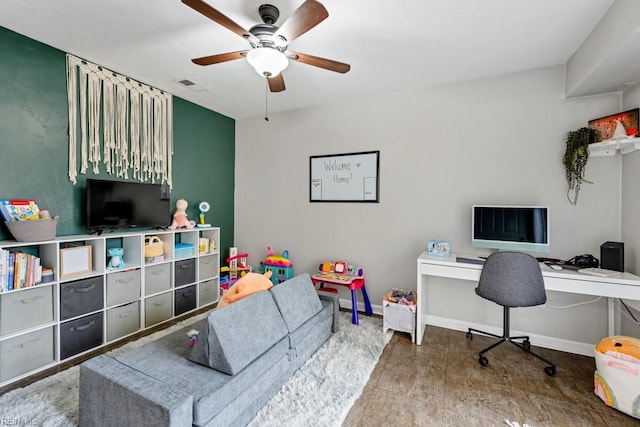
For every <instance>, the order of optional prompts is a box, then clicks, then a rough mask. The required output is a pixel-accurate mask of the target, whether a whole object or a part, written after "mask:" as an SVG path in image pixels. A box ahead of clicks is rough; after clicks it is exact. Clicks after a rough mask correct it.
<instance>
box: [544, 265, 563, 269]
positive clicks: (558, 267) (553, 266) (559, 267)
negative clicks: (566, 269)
mask: <svg viewBox="0 0 640 427" xmlns="http://www.w3.org/2000/svg"><path fill="white" fill-rule="evenodd" d="M547 265H548V266H549V267H551V268H553V269H554V270H562V266H561V265H558V264H547Z"/></svg>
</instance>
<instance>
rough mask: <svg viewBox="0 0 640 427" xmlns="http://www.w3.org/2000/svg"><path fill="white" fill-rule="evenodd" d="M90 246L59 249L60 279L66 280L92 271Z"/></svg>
mask: <svg viewBox="0 0 640 427" xmlns="http://www.w3.org/2000/svg"><path fill="white" fill-rule="evenodd" d="M91 250H92V247H91V246H76V247H72V248H66V249H60V278H61V279H67V278H69V277H75V276H78V275H81V274H87V273H91V271H93V266H92V259H91Z"/></svg>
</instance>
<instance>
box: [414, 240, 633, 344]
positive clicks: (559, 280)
mask: <svg viewBox="0 0 640 427" xmlns="http://www.w3.org/2000/svg"><path fill="white" fill-rule="evenodd" d="M458 256H465V255H458ZM468 257H469V258H475V257H474V256H468ZM541 268H542V276H543V277H544V286H545V289H546V290H548V291H559V292H568V293H573V294H583V295H596V296H603V297H607V298H608V299H609V304H608V326H609V335H615V331H614V329H615V319H614V304H613V301H614V300H613V299H614V298H624V299H630V300H640V277H638V276H636V275H634V274H631V273H620V275H618V276H615V277H606V278H605V277H598V276H591V275H588V274H583V273H578V272H576V271H574V270H568V269H565V270H553V269H551V268H549V267H547V266H546V265H541ZM481 271H482V265H481V264H470V263H463V262H457V261H456V255H451V256H450V257H449V258H439V257H430V256H428V255H427V252H422V253H421V254H420V256H419V257H418V277H417V294H418V307H417V312H418V313H417V319H416V324H417V325H416V326H417V328H418V330H417V336H416V342H417V343H418V345H420V344H422V338H423V337H424V330H425V326H426V325H427V324H428V323H429V313H428V312H427V298H428V284H429V277H430V276H435V277H446V278H450V279H460V280H467V281H470V282H474V285H475V284H477V282H478V280H479V279H480V272H481Z"/></svg>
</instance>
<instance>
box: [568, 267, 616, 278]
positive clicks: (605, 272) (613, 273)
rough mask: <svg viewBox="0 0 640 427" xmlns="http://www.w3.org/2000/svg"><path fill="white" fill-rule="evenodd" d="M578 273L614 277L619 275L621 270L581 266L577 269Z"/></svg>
mask: <svg viewBox="0 0 640 427" xmlns="http://www.w3.org/2000/svg"><path fill="white" fill-rule="evenodd" d="M578 273H584V274H590V275H592V276H598V277H614V276H617V275H619V274H620V273H621V272H620V271H615V270H607V269H604V268H594V267H591V268H581V269H579V270H578Z"/></svg>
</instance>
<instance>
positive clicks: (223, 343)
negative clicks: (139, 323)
mask: <svg viewBox="0 0 640 427" xmlns="http://www.w3.org/2000/svg"><path fill="white" fill-rule="evenodd" d="M202 329H203V330H201V331H199V332H200V333H199V334H198V339H197V340H196V343H195V345H194V346H193V348H192V349H191V353H190V355H189V360H191V361H193V362H196V363H199V364H201V365H205V366H209V367H211V368H213V369H216V370H218V371H220V372H224V373H225V374H229V375H235V374H237V373H238V372H240V371H241V370H242V369H244V368H245V367H246V366H247V365H248V364H250V363H251V362H253V361H254V360H255V359H256V358H258V357H259V356H260V355H261V354H262V353H264V352H265V351H267V350H268V349H269V348H270V347H272V346H273V345H274V344H275V343H277V342H278V341H279V340H281V339H282V338H283V337H284V336H286V335H287V327H286V326H285V324H284V322H283V320H282V317H281V315H280V312H279V310H278V307H277V306H276V304H275V302H274V301H273V298H272V297H271V294H270V293H269V291H260V292H257V293H255V294H252V295H249V296H248V297H246V298H243V299H241V300H239V301H237V302H235V303H233V304H231V305H228V306H225V307H223V308H219V309H216V310H213V311H212V312H211V313H210V314H209V316H208V317H207V320H206V321H205V322H204V323H203V327H202Z"/></svg>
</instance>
